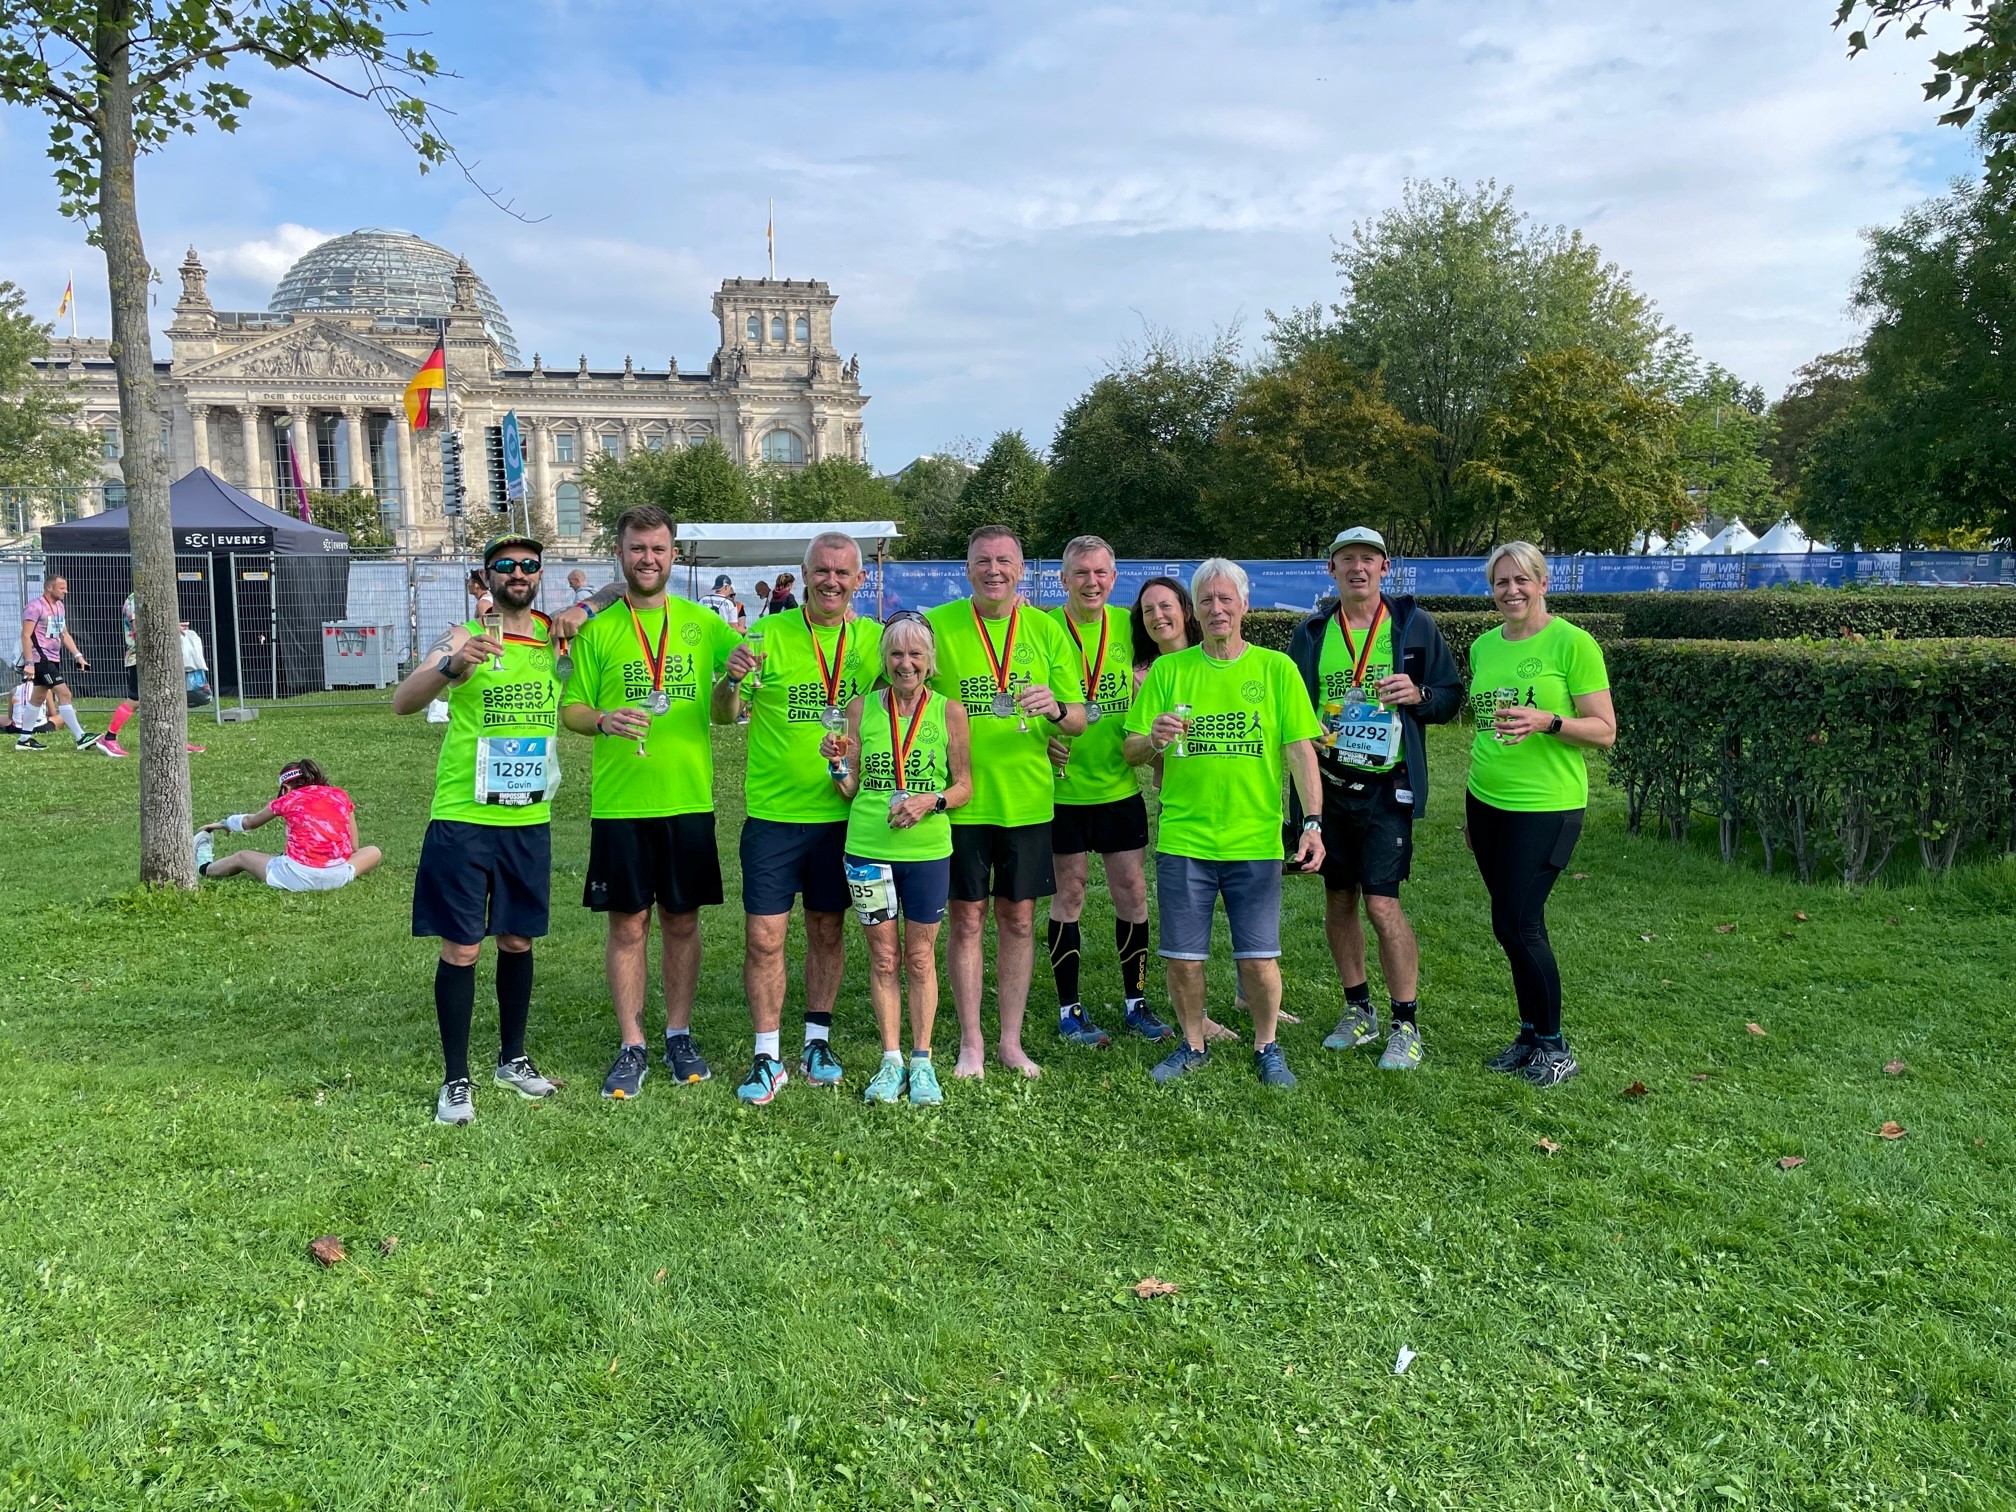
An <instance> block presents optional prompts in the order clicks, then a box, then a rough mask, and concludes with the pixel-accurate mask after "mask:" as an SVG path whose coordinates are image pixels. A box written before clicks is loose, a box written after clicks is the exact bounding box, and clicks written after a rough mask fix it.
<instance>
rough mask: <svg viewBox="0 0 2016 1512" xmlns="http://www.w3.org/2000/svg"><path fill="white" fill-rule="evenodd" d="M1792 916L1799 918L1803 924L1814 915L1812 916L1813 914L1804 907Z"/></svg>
mask: <svg viewBox="0 0 2016 1512" xmlns="http://www.w3.org/2000/svg"><path fill="white" fill-rule="evenodd" d="M1792 917H1793V918H1795V919H1797V920H1798V921H1799V922H1800V923H1801V924H1804V923H1806V922H1807V921H1808V920H1809V919H1811V918H1812V917H1813V916H1812V915H1811V914H1809V913H1808V912H1806V910H1805V909H1803V908H1802V909H1800V910H1799V911H1798V912H1797V913H1795V914H1793V915H1792Z"/></svg>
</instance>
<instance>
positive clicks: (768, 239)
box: [763, 200, 777, 278]
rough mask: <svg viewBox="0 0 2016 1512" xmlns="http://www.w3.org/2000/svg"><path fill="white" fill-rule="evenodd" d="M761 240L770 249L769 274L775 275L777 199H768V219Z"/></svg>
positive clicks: (773, 276)
mask: <svg viewBox="0 0 2016 1512" xmlns="http://www.w3.org/2000/svg"><path fill="white" fill-rule="evenodd" d="M763 242H764V245H766V246H767V247H768V248H769V249H770V276H771V277H772V278H775V277H776V276H777V201H775V200H771V201H770V219H769V221H768V222H767V223H766V224H765V225H764V227H763Z"/></svg>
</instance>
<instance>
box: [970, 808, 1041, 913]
mask: <svg viewBox="0 0 2016 1512" xmlns="http://www.w3.org/2000/svg"><path fill="white" fill-rule="evenodd" d="M1055 891H1057V867H1056V863H1055V862H1054V861H1053V860H1051V857H1050V826H1049V825H1048V824H1047V823H1043V824H954V825H953V826H952V896H953V897H955V898H957V899H958V900H959V901H960V902H961V903H984V902H986V901H987V899H988V897H989V895H990V894H991V895H992V896H994V897H996V898H1006V899H1007V900H1008V901H1009V902H1011V903H1026V902H1028V901H1029V900H1031V899H1032V898H1047V897H1049V896H1050V895H1051V894H1052V893H1054V892H1055Z"/></svg>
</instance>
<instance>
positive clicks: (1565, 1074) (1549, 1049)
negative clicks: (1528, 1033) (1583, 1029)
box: [1518, 1041, 1582, 1087]
mask: <svg viewBox="0 0 2016 1512" xmlns="http://www.w3.org/2000/svg"><path fill="white" fill-rule="evenodd" d="M1581 1069H1582V1068H1581V1067H1580V1066H1578V1065H1576V1064H1575V1056H1574V1053H1573V1052H1572V1051H1570V1050H1569V1048H1568V1045H1567V1042H1566V1041H1563V1042H1562V1044H1561V1045H1560V1046H1559V1048H1556V1047H1555V1046H1553V1045H1535V1046H1534V1047H1533V1054H1532V1055H1531V1056H1529V1057H1528V1058H1527V1061H1526V1064H1525V1065H1523V1066H1521V1067H1520V1068H1519V1072H1518V1074H1519V1075H1520V1076H1522V1077H1524V1078H1525V1079H1526V1080H1527V1081H1529V1082H1531V1083H1532V1084H1533V1085H1534V1086H1536V1087H1558V1086H1560V1085H1561V1083H1562V1082H1564V1081H1566V1080H1568V1078H1569V1077H1571V1076H1573V1075H1574V1074H1575V1073H1576V1072H1578V1071H1580V1070H1581Z"/></svg>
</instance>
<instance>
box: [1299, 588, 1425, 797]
mask: <svg viewBox="0 0 2016 1512" xmlns="http://www.w3.org/2000/svg"><path fill="white" fill-rule="evenodd" d="M1353 647H1355V648H1356V653H1355V654H1354V653H1353V649H1352V648H1353ZM1361 661H1362V666H1363V674H1362V681H1361V679H1360V677H1359V675H1358V674H1359V672H1360V665H1361ZM1392 675H1393V616H1392V615H1390V614H1382V615H1380V616H1379V628H1378V631H1377V633H1375V634H1374V635H1373V636H1372V649H1371V651H1370V652H1369V653H1368V652H1367V651H1366V649H1365V632H1364V631H1362V630H1353V631H1352V632H1351V639H1350V642H1349V643H1348V644H1347V643H1346V641H1345V638H1344V629H1343V626H1342V624H1341V623H1340V622H1339V621H1338V618H1337V616H1336V615H1334V614H1333V615H1331V616H1330V619H1329V622H1328V623H1327V624H1326V625H1325V626H1324V628H1323V651H1322V655H1321V657H1320V658H1319V659H1318V661H1317V663H1316V687H1317V690H1318V691H1319V692H1320V693H1321V694H1322V703H1323V708H1324V709H1325V710H1326V711H1328V710H1330V709H1331V708H1332V707H1333V706H1334V707H1335V708H1337V709H1342V708H1344V707H1345V706H1346V705H1348V704H1349V703H1350V702H1351V701H1352V699H1351V690H1352V688H1353V687H1354V686H1362V687H1363V688H1364V690H1365V693H1364V701H1365V702H1366V703H1377V702H1378V700H1377V699H1376V698H1375V697H1374V696H1373V693H1372V686H1373V684H1375V683H1377V682H1378V681H1379V679H1380V678H1382V677H1391V676H1392ZM1401 731H1402V733H1401V734H1400V735H1399V736H1398V737H1397V738H1396V739H1395V740H1394V742H1393V759H1392V760H1391V761H1387V762H1382V763H1379V764H1378V765H1360V764H1359V763H1358V762H1355V761H1349V760H1346V759H1345V758H1343V757H1342V756H1339V755H1338V754H1337V752H1336V751H1335V750H1333V749H1331V748H1330V747H1328V746H1325V745H1322V744H1320V743H1319V745H1318V746H1317V754H1318V755H1320V756H1321V757H1322V758H1323V759H1324V760H1325V761H1326V762H1334V763H1335V764H1336V765H1337V766H1339V767H1342V768H1344V769H1346V770H1348V771H1353V772H1390V771H1392V770H1393V768H1395V767H1396V766H1398V765H1400V763H1401V761H1402V760H1403V759H1405V754H1406V753H1405V742H1406V734H1405V727H1404V726H1402V727H1401Z"/></svg>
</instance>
